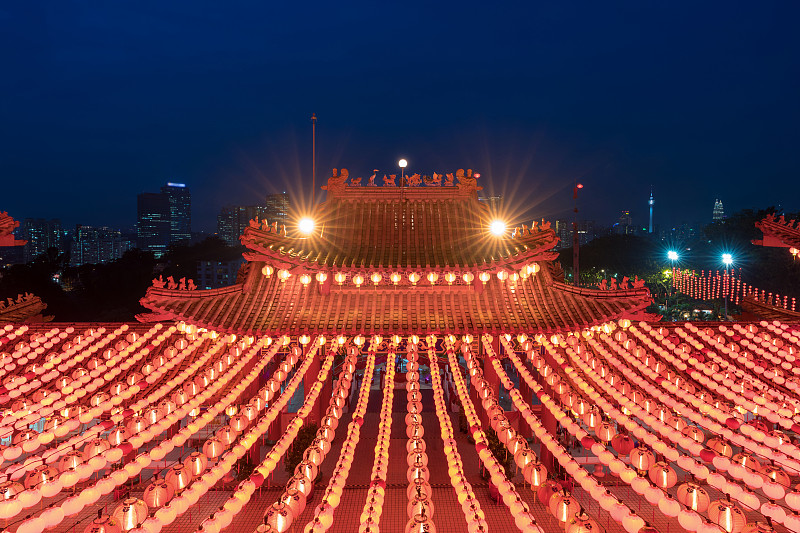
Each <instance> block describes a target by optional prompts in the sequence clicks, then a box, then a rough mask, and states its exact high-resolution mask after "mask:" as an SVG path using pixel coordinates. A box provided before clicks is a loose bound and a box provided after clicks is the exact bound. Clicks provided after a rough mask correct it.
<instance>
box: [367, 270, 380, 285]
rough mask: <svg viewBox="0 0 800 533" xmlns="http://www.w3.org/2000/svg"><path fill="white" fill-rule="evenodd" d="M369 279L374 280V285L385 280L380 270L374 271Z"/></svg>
mask: <svg viewBox="0 0 800 533" xmlns="http://www.w3.org/2000/svg"><path fill="white" fill-rule="evenodd" d="M369 279H370V281H372V283H373V285H377V284H379V283H380V282H381V280H383V276H382V275H381V273H380V272H373V273H372V275H371V276H370V277H369Z"/></svg>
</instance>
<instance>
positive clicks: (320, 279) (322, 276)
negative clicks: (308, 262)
mask: <svg viewBox="0 0 800 533" xmlns="http://www.w3.org/2000/svg"><path fill="white" fill-rule="evenodd" d="M315 277H316V278H317V283H320V284H322V283H325V281H327V279H328V275H327V274H326V273H325V272H317V275H316V276H315Z"/></svg>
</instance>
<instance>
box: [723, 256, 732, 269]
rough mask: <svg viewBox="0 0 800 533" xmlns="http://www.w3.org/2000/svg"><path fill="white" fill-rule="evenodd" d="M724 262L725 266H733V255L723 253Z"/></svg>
mask: <svg viewBox="0 0 800 533" xmlns="http://www.w3.org/2000/svg"><path fill="white" fill-rule="evenodd" d="M722 262H723V263H725V266H726V267H728V266H731V263H733V256H732V255H731V254H722Z"/></svg>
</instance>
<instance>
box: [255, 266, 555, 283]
mask: <svg viewBox="0 0 800 533" xmlns="http://www.w3.org/2000/svg"><path fill="white" fill-rule="evenodd" d="M539 270H540V267H539V265H538V264H537V263H531V264H530V265H525V266H523V267H522V268H521V269H520V270H519V272H517V271H515V270H511V271H508V270H504V269H500V270H498V271H497V272H496V273H495V275H496V276H497V279H499V280H500V282H501V283H505V281H506V280H509V283H512V284H516V283H517V282H518V281H520V280H522V281H525V280H527V279H528V277H530V276H532V275H536V273H537V272H539ZM261 273H262V274H263V275H264V276H265V277H267V278H270V277H272V274H273V273H275V269H274V268H273V267H272V266H270V265H265V266H264V267H263V268H262V269H261ZM277 275H278V279H279V280H280V281H281V283H283V282H285V281H286V280H288V279H289V278H291V277H292V273H291V272H290V271H289V270H286V269H279V270H278V273H277ZM328 276H329V274H328V273H326V272H317V273H316V274H314V277H313V278H312V274H311V273H309V272H305V273H302V274H300V275H299V276H298V278H297V280H298V281H299V282H300V284H301V285H302V286H303V287H306V286H308V285H309V284H310V283H311V282H312V281H313V280H316V281H317V283H319V284H320V285H322V284H323V283H325V282H326V281H328ZM475 277H476V276H475V274H474V273H473V272H465V273H463V274H459V273H458V272H444V273H443V274H441V279H443V280H444V281H446V282H447V284H448V285H452V284H453V283H454V282H456V281H458V280H461V281H463V282H464V283H466V284H467V285H471V284H472V282H473V281H474V280H475ZM348 278H349V279H350V282H352V283H353V285H355V286H356V287H361V285H364V284H365V283H372V284H373V285H374V286H378V285H380V284H381V283H383V284H387V285H388V284H391V285H399V284H400V283H403V282H404V278H407V280H408V283H411V285H416V284H417V283H419V281H420V280H421V279H422V275H421V274H420V273H419V272H416V271H412V272H409V273H408V274H407V275H406V276H404V275H403V274H401V273H400V272H392V273H390V274H388V275H385V276H384V274H382V273H381V272H377V271H373V272H369V273H368V272H356V273H354V274H353V275H352V276H348V274H347V273H346V272H336V273H335V274H333V278H331V279H332V280H333V281H334V282H335V283H336V284H337V285H344V284H345V283H346V282H347V280H348ZM477 278H478V279H479V280H480V281H481V283H483V284H484V285H486V283H488V282H489V280H491V279H492V274H491V273H490V272H486V271H484V272H480V273H479V274H478V275H477ZM425 279H426V280H427V281H428V282H429V283H430V284H431V285H436V282H438V281H439V279H440V274H439V273H438V272H434V271H431V272H428V273H427V274H425Z"/></svg>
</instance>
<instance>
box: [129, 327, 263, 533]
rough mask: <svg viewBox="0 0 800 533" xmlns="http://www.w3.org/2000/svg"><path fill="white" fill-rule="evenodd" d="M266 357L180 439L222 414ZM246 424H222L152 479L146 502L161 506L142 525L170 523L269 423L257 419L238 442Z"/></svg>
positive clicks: (151, 527)
mask: <svg viewBox="0 0 800 533" xmlns="http://www.w3.org/2000/svg"><path fill="white" fill-rule="evenodd" d="M261 344H263V340H262V341H259V343H257V344H256V345H255V347H254V348H253V349H252V350H251V351H250V354H251V355H255V354H256V353H258V352H260V349H261ZM276 351H277V346H276V347H275V348H273V349H272V350H271V351H270V352H268V353H267V356H266V357H265V359H266V360H267V361H268V360H270V359H271V358H272V356H273V355H274V353H275V352H276ZM246 358H247V355H246V356H245V359H246ZM267 361H265V360H261V361H259V363H258V364H257V365H256V366H255V367H254V368H252V369H251V371H250V373H248V374H247V376H246V377H245V379H244V381H243V382H242V383H239V384H237V385H236V387H235V388H234V390H232V391H230V392H229V393H228V394H227V395H226V396H225V397H224V398H223V399H222V401H220V402H218V403H217V404H216V405H215V406H213V407H212V408H211V409H210V410H209V412H207V413H205V414H204V415H203V416H201V417H200V418H199V419H198V420H200V423H199V424H197V420H195V421H194V422H192V423H190V426H191V425H192V424H195V427H194V428H192V429H193V431H191V432H184V430H181V433H183V434H181V433H179V436H180V439H179V440H180V441H183V442H185V440H184V439H185V438H188V436H191V434H193V433H196V432H197V431H199V430H200V429H202V426H203V425H205V424H207V423H208V422H209V421H211V420H213V419H214V417H216V416H217V415H219V414H221V413H222V412H223V411H224V410H225V407H226V406H227V405H230V402H233V401H235V400H236V398H238V397H239V396H240V395H241V393H242V392H244V390H245V389H246V387H247V386H248V385H249V383H252V382H253V381H254V380H255V379H256V378H257V376H258V374H259V373H260V371H261V370H262V369H263V367H264V366H265V365H266V364H267ZM241 368H243V367H241V366H240V367H239V370H241ZM242 412H243V413H245V412H248V410H246V409H245V410H243V411H242ZM256 413H257V411H256V410H253V413H251V414H252V419H251V418H250V417H247V419H246V420H247V421H248V422H253V421H254V420H255V418H256V416H257V414H256ZM249 425H250V424H249V423H247V424H246V426H245V427H242V426H241V425H239V426H238V428H239V429H236V428H235V427H234V424H233V423H231V424H229V425H228V426H226V427H224V428H222V429H221V430H219V431H217V433H216V435H215V436H213V437H211V438H209V439H207V440H206V442H205V443H204V444H203V453H200V452H193V453H192V454H190V455H189V457H187V458H186V460H185V461H184V462H183V464H180V463H177V464H175V465H174V466H173V467H172V468H171V469H170V470H169V471H168V472H167V475H166V476H165V478H164V481H161V480H159V479H155V480H154V482H153V483H152V484H151V485H150V486H149V487H148V488H147V489H146V491H145V495H144V496H145V501H146V503H147V504H148V505H149V506H150V507H160V508H159V509H158V510H157V511H155V514H151V515H150V516H149V518H147V519H146V520H144V522H143V524H142V527H143V528H144V529H145V530H146V531H151V532H155V531H160V529H161V527H163V525H165V524H166V523H170V522H171V521H173V520H174V519H175V518H176V517H177V516H178V515H180V514H182V513H184V512H185V511H186V510H187V509H188V508H189V507H190V506H192V505H194V504H195V503H196V502H197V501H198V500H199V498H200V497H201V496H202V495H203V494H205V492H207V491H208V489H209V488H210V487H212V486H213V485H214V484H216V482H217V481H219V479H221V478H222V477H223V476H224V475H226V474H227V473H228V472H229V471H230V469H231V468H232V467H233V465H234V464H235V463H236V461H237V460H239V459H240V458H241V457H243V456H244V454H245V453H246V452H247V449H248V448H249V447H250V446H252V445H253V444H254V443H255V442H256V441H257V438H258V435H259V434H260V433H259V432H264V431H266V430H267V428H268V426H269V423H268V422H266V423H265V422H264V421H259V422H258V423H255V424H253V425H252V426H251V429H250V431H249V432H248V433H247V434H246V435H245V436H244V437H242V438H241V439H239V441H238V442H237V441H236V439H237V437H238V436H239V435H240V433H241V432H242V431H244V429H246V427H247V426H249ZM184 429H186V428H184ZM165 442H166V441H162V443H161V444H160V445H159V446H160V447H161V446H164V443H165ZM181 444H182V443H181ZM172 445H174V443H173V442H172V441H171V440H170V442H169V443H168V444H167V448H165V450H166V451H169V450H171V449H172ZM226 447H230V448H231V449H230V451H229V452H223V450H224V449H225V448H226ZM162 451H163V450H162ZM220 456H221V457H220ZM158 457H161V458H163V456H162V454H161V452H159V454H158ZM217 457H220V459H219V460H218V461H217V463H216V464H215V465H214V466H213V467H211V468H210V469H207V468H206V467H207V466H208V459H209V458H210V459H214V458H217ZM137 461H138V458H137ZM170 489H172V490H170ZM173 496H174V498H173Z"/></svg>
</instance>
